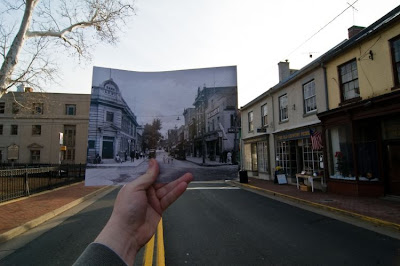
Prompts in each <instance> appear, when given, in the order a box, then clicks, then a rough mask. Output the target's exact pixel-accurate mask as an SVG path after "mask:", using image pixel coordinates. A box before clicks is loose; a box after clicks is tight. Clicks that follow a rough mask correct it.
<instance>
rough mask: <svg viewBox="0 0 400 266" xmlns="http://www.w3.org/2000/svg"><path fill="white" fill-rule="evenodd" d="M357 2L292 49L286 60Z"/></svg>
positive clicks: (350, 5)
mask: <svg viewBox="0 0 400 266" xmlns="http://www.w3.org/2000/svg"><path fill="white" fill-rule="evenodd" d="M357 2H358V0H356V1H354V2H353V3H352V4H349V3H348V5H349V6H348V7H347V8H345V9H344V10H343V11H342V12H340V13H339V15H337V16H336V17H334V18H333V19H332V20H331V21H329V22H328V23H327V24H326V25H325V26H323V27H322V28H320V29H319V30H318V31H317V32H316V33H314V34H313V35H312V36H311V37H309V38H308V39H307V40H305V41H304V42H303V43H302V44H300V45H299V46H298V47H297V48H296V49H294V50H293V51H292V52H291V53H290V54H288V55H287V56H286V58H288V57H289V56H291V55H292V54H293V53H294V52H296V51H297V50H298V49H299V48H300V47H302V46H303V45H304V44H306V43H307V42H308V41H309V40H311V39H312V38H313V37H314V36H315V35H317V34H318V33H320V32H321V31H322V30H323V29H325V28H326V27H327V26H328V25H329V24H331V23H332V22H333V21H334V20H335V19H337V18H338V17H340V16H341V15H342V14H343V13H344V12H346V10H347V9H349V8H354V6H353V5H354V4H355V3H357Z"/></svg>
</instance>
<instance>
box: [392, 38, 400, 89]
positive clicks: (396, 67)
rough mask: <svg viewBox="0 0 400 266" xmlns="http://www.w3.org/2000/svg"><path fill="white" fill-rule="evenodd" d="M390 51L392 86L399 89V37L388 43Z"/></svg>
mask: <svg viewBox="0 0 400 266" xmlns="http://www.w3.org/2000/svg"><path fill="white" fill-rule="evenodd" d="M390 47H391V50H392V61H393V73H394V85H395V86H396V87H400V36H397V37H396V38H395V39H393V40H391V41H390Z"/></svg>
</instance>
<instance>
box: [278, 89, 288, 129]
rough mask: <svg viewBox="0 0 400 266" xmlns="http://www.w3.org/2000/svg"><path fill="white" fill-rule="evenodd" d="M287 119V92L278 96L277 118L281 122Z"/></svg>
mask: <svg viewBox="0 0 400 266" xmlns="http://www.w3.org/2000/svg"><path fill="white" fill-rule="evenodd" d="M288 119H289V115H288V98H287V94H285V95H282V96H281V97H279V120H280V121H281V122H282V121H286V120H288Z"/></svg>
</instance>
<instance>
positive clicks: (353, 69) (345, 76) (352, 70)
mask: <svg viewBox="0 0 400 266" xmlns="http://www.w3.org/2000/svg"><path fill="white" fill-rule="evenodd" d="M338 68H339V76H340V94H341V98H342V101H344V102H345V101H348V100H351V99H354V98H359V97H360V86H359V83H358V68H357V60H356V59H353V60H350V61H348V62H346V63H344V64H343V65H340V66H339V67H338Z"/></svg>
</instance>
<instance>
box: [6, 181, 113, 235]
mask: <svg viewBox="0 0 400 266" xmlns="http://www.w3.org/2000/svg"><path fill="white" fill-rule="evenodd" d="M107 189H109V187H104V186H103V187H85V185H84V182H79V183H76V184H72V185H69V186H65V187H61V188H57V189H54V190H49V191H45V192H42V193H38V194H34V195H31V196H29V197H24V198H20V199H16V200H13V201H9V202H4V203H1V204H0V221H1V222H0V243H2V242H5V241H7V240H9V239H11V238H13V237H15V236H17V235H19V234H22V233H24V232H26V231H28V230H29V229H32V228H33V227H35V226H38V225H39V224H41V223H43V222H45V221H47V220H49V219H51V218H53V217H55V216H57V215H59V214H60V213H62V212H64V211H66V210H68V209H69V208H72V207H74V206H76V205H78V204H79V203H81V202H83V201H85V200H87V199H89V198H92V197H94V196H96V195H98V194H99V193H102V192H104V191H106V190H107Z"/></svg>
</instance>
